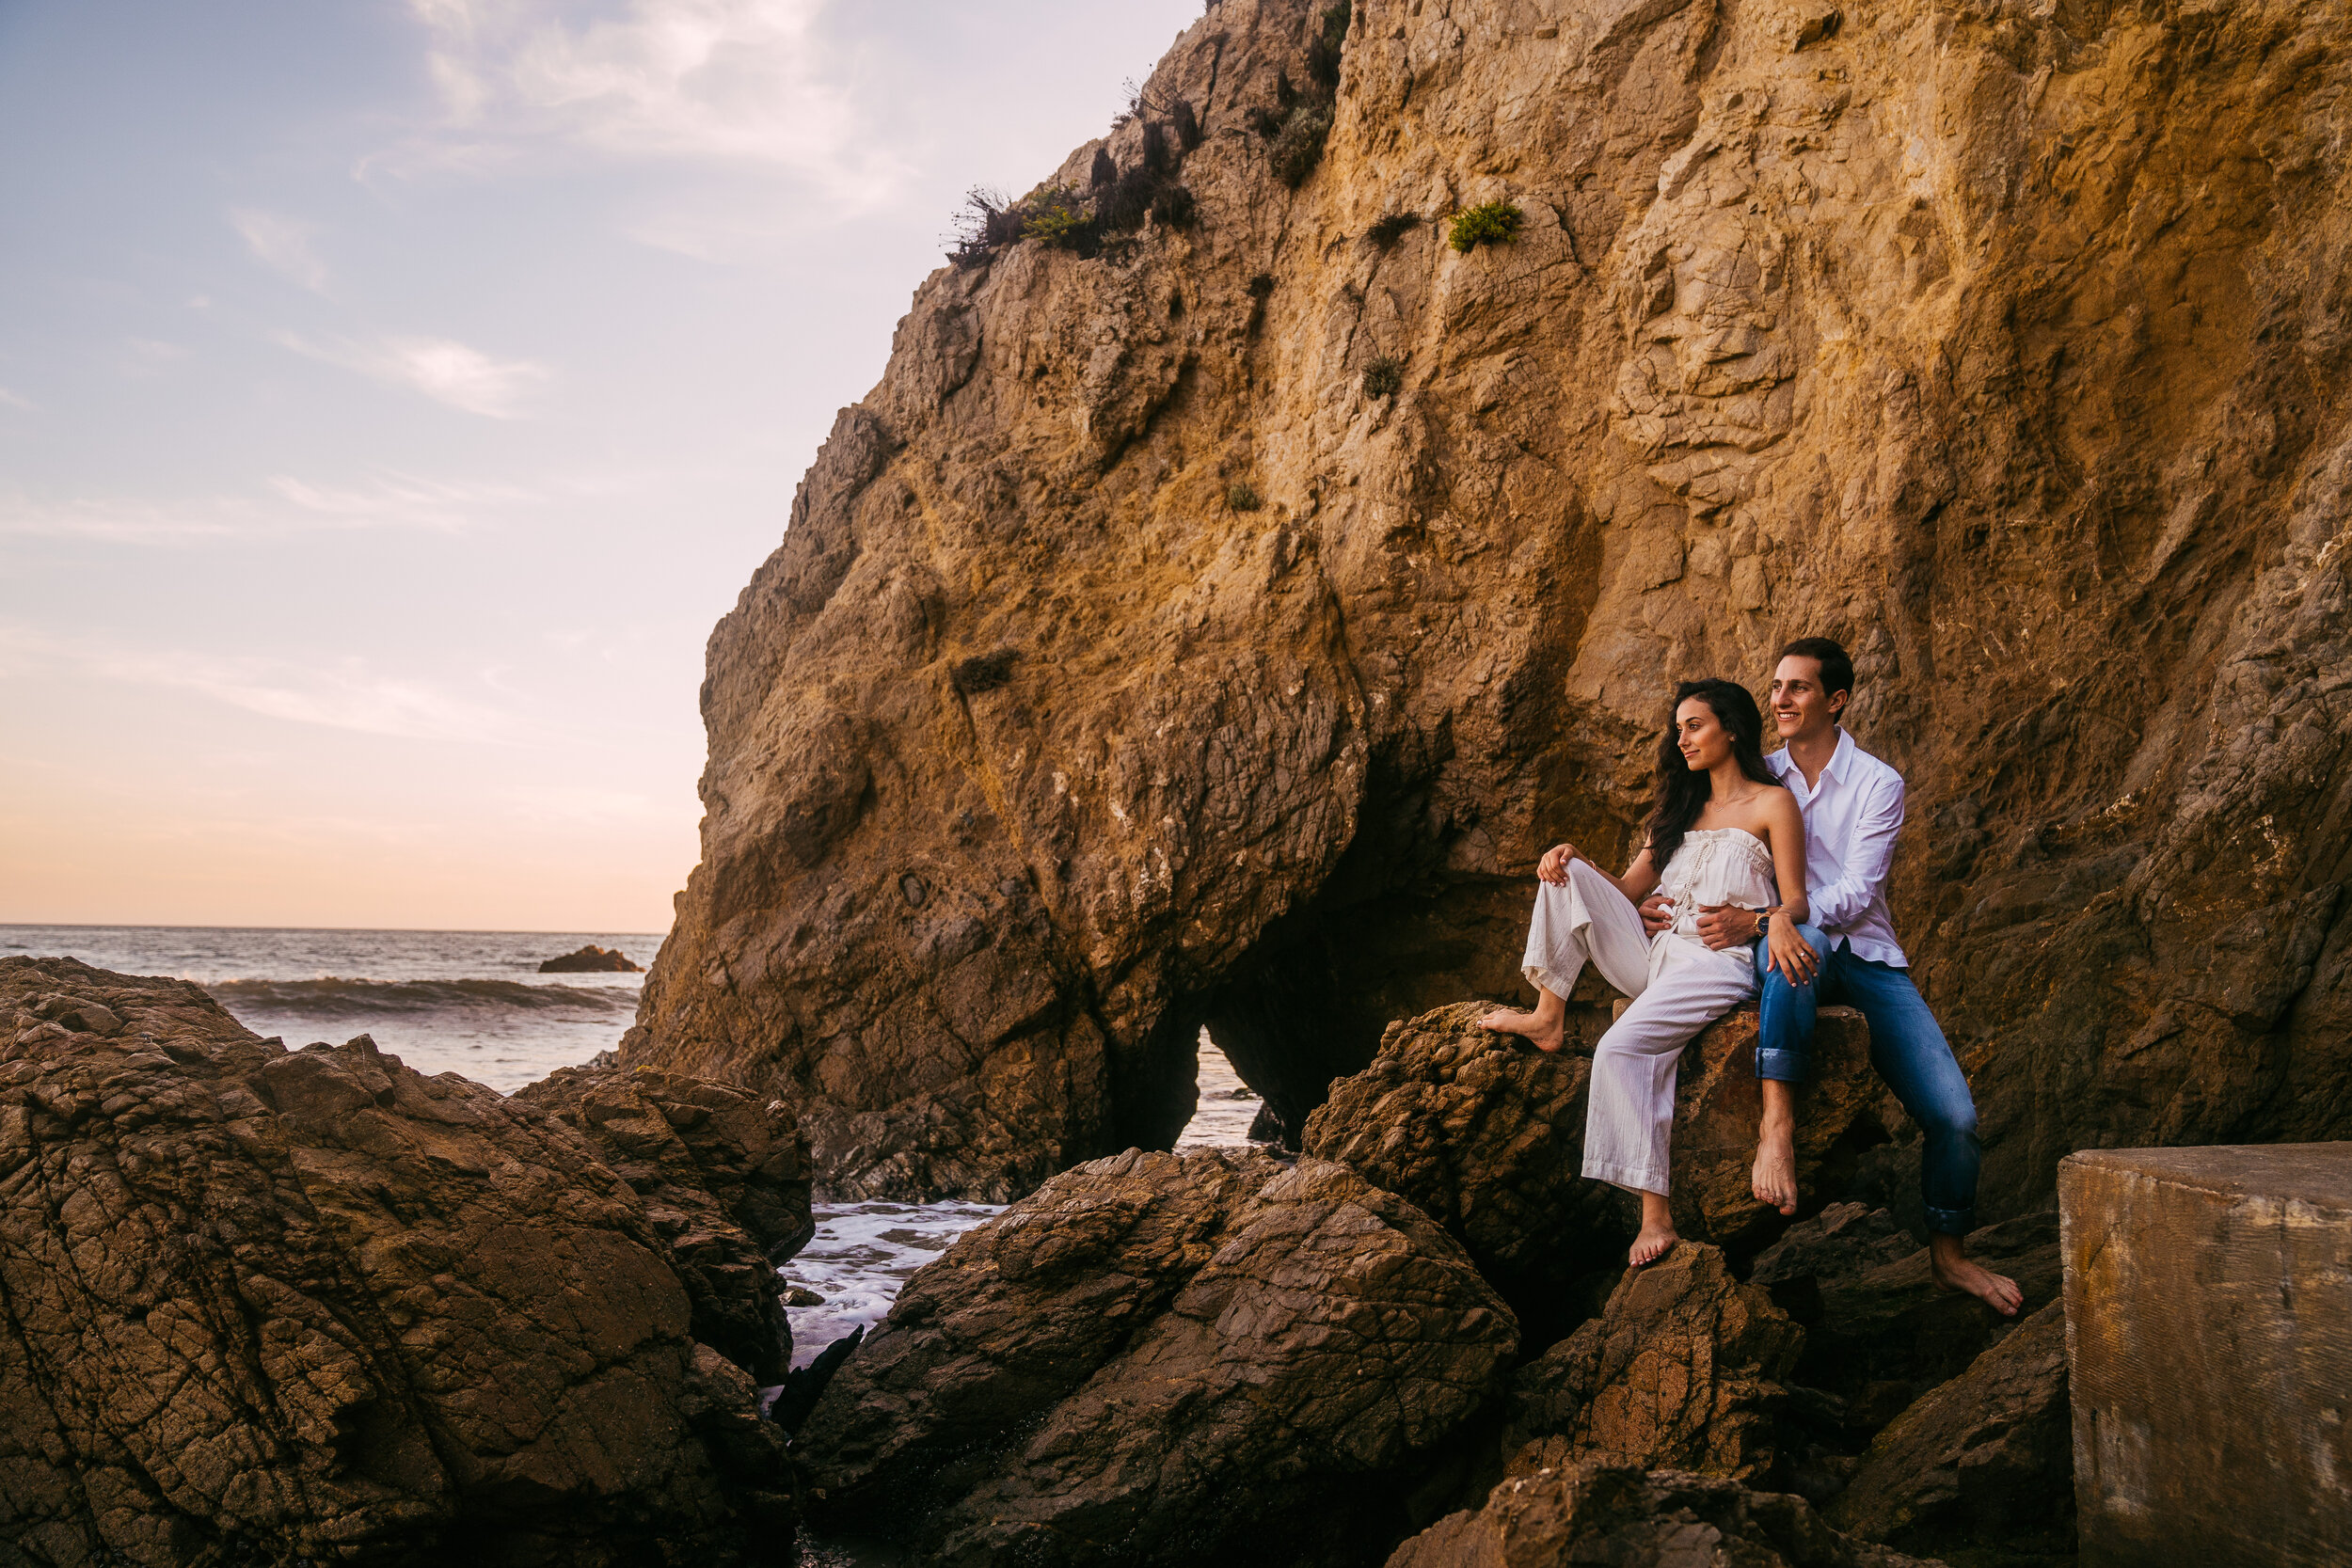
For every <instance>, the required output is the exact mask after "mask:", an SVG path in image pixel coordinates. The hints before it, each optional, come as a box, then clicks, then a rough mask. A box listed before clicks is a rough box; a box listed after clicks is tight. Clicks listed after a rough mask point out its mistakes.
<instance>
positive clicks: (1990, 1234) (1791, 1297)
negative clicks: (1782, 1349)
mask: <svg viewBox="0 0 2352 1568" xmlns="http://www.w3.org/2000/svg"><path fill="white" fill-rule="evenodd" d="M1966 1240H1967V1247H1968V1256H1969V1257H1970V1258H1972V1259H1976V1260H1977V1261H1978V1262H1979V1263H1982V1264H1983V1265H1984V1266H1985V1267H1987V1268H1989V1269H1992V1270H1993V1271H1994V1272H1995V1273H1998V1274H2005V1275H2010V1277H2011V1278H2013V1279H2015V1280H2016V1281H2017V1285H2018V1289H2020V1290H2021V1291H2024V1292H2025V1296H2026V1304H2025V1306H2024V1307H2023V1308H2022V1309H2021V1311H2020V1314H2019V1316H2018V1317H2016V1318H2004V1317H2002V1316H2001V1315H2000V1314H1999V1313H1997V1312H1995V1311H1994V1310H1993V1309H1992V1308H1991V1307H1987V1306H1985V1305H1984V1303H1982V1302H1980V1301H1979V1300H1978V1299H1977V1298H1976V1297H1974V1296H1970V1295H1964V1294H1963V1293H1961V1292H1959V1291H1946V1290H1942V1289H1940V1288H1938V1287H1937V1285H1936V1284H1935V1281H1934V1277H1933V1275H1931V1273H1930V1271H1929V1267H1928V1249H1927V1248H1925V1247H1923V1246H1919V1245H1916V1244H1915V1243H1914V1242H1913V1241H1912V1238H1911V1237H1910V1236H1909V1235H1908V1234H1907V1233H1906V1232H1903V1231H1902V1230H1900V1229H1899V1227H1896V1226H1895V1224H1894V1222H1893V1220H1892V1218H1891V1217H1890V1216H1888V1215H1887V1213H1886V1212H1885V1211H1883V1210H1878V1211H1865V1212H1862V1213H1860V1214H1856V1213H1854V1212H1852V1209H1851V1206H1848V1207H1846V1208H1843V1209H1841V1210H1840V1211H1838V1212H1836V1214H1835V1215H1834V1216H1833V1214H1832V1213H1831V1212H1829V1211H1824V1212H1823V1213H1822V1214H1821V1215H1820V1216H1818V1217H1817V1219H1816V1220H1814V1221H1812V1222H1808V1223H1807V1224H1805V1225H1801V1226H1797V1227H1791V1229H1790V1231H1789V1233H1788V1236H1787V1237H1786V1238H1784V1239H1783V1241H1782V1242H1781V1243H1777V1244H1775V1245H1774V1246H1772V1247H1769V1248H1767V1249H1766V1250H1765V1251H1764V1252H1762V1253H1760V1254H1758V1255H1757V1258H1756V1268H1755V1272H1754V1274H1753V1275H1752V1279H1753V1281H1754V1282H1755V1283H1756V1284H1758V1285H1760V1286H1762V1287H1764V1288H1765V1289H1766V1290H1767V1291H1769V1292H1770V1293H1771V1295H1772V1299H1773V1301H1774V1302H1776V1303H1778V1304H1779V1305H1780V1307H1782V1308H1783V1309H1784V1310H1786V1311H1787V1312H1788V1315H1789V1316H1790V1317H1791V1318H1793V1319H1794V1320H1795V1321H1796V1322H1797V1323H1800V1324H1802V1325H1803V1326H1804V1331H1805V1344H1804V1354H1803V1355H1802V1356H1801V1357H1800V1358H1799V1360H1798V1363H1797V1370H1796V1377H1795V1380H1796V1382H1797V1383H1798V1384H1800V1385H1802V1386H1804V1387H1806V1388H1808V1389H1810V1390H1813V1391H1816V1392H1818V1393H1825V1394H1827V1395H1829V1396H1831V1398H1829V1399H1828V1400H1826V1401H1821V1400H1809V1401H1808V1402H1807V1407H1808V1409H1809V1411H1810V1412H1811V1414H1812V1415H1813V1416H1814V1417H1815V1418H1817V1419H1820V1420H1824V1421H1827V1422H1829V1423H1830V1424H1832V1425H1835V1426H1837V1427H1840V1428H1842V1429H1844V1430H1845V1431H1847V1432H1850V1433H1855V1434H1858V1435H1859V1436H1862V1437H1867V1435H1868V1434H1870V1433H1875V1432H1876V1431H1878V1430H1879V1429H1880V1428H1881V1427H1883V1426H1884V1425H1885V1424H1886V1423H1887V1422H1888V1421H1890V1420H1892V1419H1893V1418H1895V1416H1896V1414H1897V1413H1898V1412H1899V1411H1901V1410H1902V1409H1904V1408H1905V1407H1906V1406H1908V1405H1909V1404H1910V1403H1911V1402H1912V1401H1913V1400H1915V1399H1916V1398H1918V1397H1919V1396H1920V1395H1921V1394H1923V1393H1925V1392H1926V1391H1927V1390H1928V1389H1930V1388H1931V1387H1933V1386H1936V1385H1937V1384H1940V1383H1944V1382H1947V1381H1948V1380H1949V1379H1951V1378H1954V1377H1957V1376H1959V1375H1960V1374H1961V1373H1962V1372H1963V1371H1965V1370H1967V1368H1968V1366H1969V1364H1970V1363H1971V1362H1973V1361H1974V1360H1976V1358H1977V1357H1978V1356H1979V1355H1981V1354H1983V1353H1984V1352H1985V1351H1986V1350H1988V1349H1990V1348H1991V1347H1992V1346H1993V1345H1994V1343H1996V1342H1997V1341H1999V1340H2000V1339H2002V1338H2006V1337H2007V1336H2008V1335H2009V1334H2010V1333H2011V1332H2013V1331H2014V1330H2015V1329H2016V1327H2017V1325H2018V1324H2019V1323H2021V1322H2022V1321H2023V1320H2024V1318H2025V1317H2026V1316H2027V1315H2030V1314H2031V1313H2033V1312H2035V1311H2038V1310H2040V1309H2041V1308H2042V1307H2046V1306H2048V1305H2049V1304H2050V1303H2052V1302H2054V1301H2056V1300H2058V1286H2059V1269H2058V1215H2057V1214H2056V1213H2054V1212H2048V1211H2042V1212H2035V1213H2031V1214H2022V1215H2019V1216H2018V1217H2017V1218H2015V1219H2011V1220H2004V1221H2002V1222H2001V1223H1999V1224H1997V1225H1988V1226H1980V1227H1978V1228H1977V1229H1975V1230H1973V1231H1971V1232H1969V1234H1968V1236H1967V1239H1966ZM1897 1252H1899V1253H1900V1256H1898V1257H1895V1258H1894V1259H1893V1260H1892V1261H1889V1260H1888V1257H1889V1255H1890V1254H1892V1253H1897Z"/></svg>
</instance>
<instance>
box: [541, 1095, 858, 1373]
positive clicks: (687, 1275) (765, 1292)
mask: <svg viewBox="0 0 2352 1568" xmlns="http://www.w3.org/2000/svg"><path fill="white" fill-rule="evenodd" d="M513 1098H514V1102H515V1103H516V1104H518V1105H523V1106H528V1107H530V1108H531V1109H532V1110H535V1111H540V1112H544V1113H546V1114H547V1115H549V1116H553V1117H560V1118H561V1119H562V1120H564V1122H565V1123H567V1124H568V1125H570V1126H571V1127H572V1128H573V1129H574V1130H576V1131H577V1132H580V1134H581V1135H582V1136H584V1137H585V1138H586V1139H587V1140H588V1143H589V1146H590V1147H591V1148H594V1149H595V1150H596V1153H597V1155H598V1156H599V1157H600V1158H602V1160H603V1161H604V1163H605V1164H607V1165H609V1166H611V1167H612V1171H613V1173H614V1174H615V1175H617V1176H619V1177H620V1178H621V1180H624V1181H627V1182H628V1184H629V1186H630V1188H631V1189H632V1190H634V1191H635V1192H636V1193H637V1195H638V1196H640V1197H642V1198H644V1200H645V1217H646V1218H647V1219H648V1220H649V1221H650V1222H651V1223H652V1224H653V1227H654V1228H655V1229H656V1230H658V1231H660V1233H661V1235H662V1237H663V1239H664V1240H665V1241H667V1242H668V1243H669V1245H670V1253H671V1264H672V1267H673V1268H675V1270H676V1271H677V1275H678V1277H679V1279H681V1280H682V1281H684V1282H685V1285H686V1288H687V1291H688V1292H689V1294H691V1296H692V1298H693V1303H694V1316H693V1323H692V1325H691V1326H692V1331H693V1335H694V1338H697V1339H699V1340H701V1341H703V1342H704V1343H705V1344H707V1345H709V1346H710V1347H711V1348H712V1349H714V1350H716V1351H718V1352H719V1353H720V1354H723V1355H724V1356H726V1357H727V1358H728V1359H729V1360H731V1361H733V1362H735V1363H736V1365H738V1366H739V1367H741V1368H742V1369H743V1370H745V1371H747V1372H749V1373H751V1375H752V1376H753V1377H754V1378H755V1380H756V1381H758V1382H759V1383H761V1384H766V1385H772V1384H778V1383H782V1382H783V1381H784V1376H785V1373H786V1371H787V1370H789V1369H790V1367H791V1364H792V1327H791V1324H790V1323H788V1322H787V1320H786V1318H785V1314H784V1307H783V1306H782V1305H781V1303H780V1302H779V1300H778V1296H777V1291H778V1284H777V1280H776V1268H777V1266H778V1265H780V1264H782V1263H784V1262H786V1261H787V1259H790V1258H791V1257H792V1255H793V1254H794V1253H796V1252H798V1251H800V1249H801V1248H802V1247H803V1246H804V1245H806V1244H807V1243H808V1239H809V1238H810V1237H811V1236H812V1235H814V1234H815V1233H816V1230H817V1223H816V1220H815V1219H814V1218H813V1217H812V1215H811V1214H810V1212H809V1177H808V1144H807V1140H806V1139H805V1138H803V1137H802V1135H801V1133H800V1130H799V1129H798V1128H796V1127H795V1126H794V1125H793V1124H792V1121H791V1118H790V1116H789V1114H788V1113H787V1110H786V1108H785V1107H784V1106H783V1105H781V1104H779V1103H778V1102H776V1101H772V1100H767V1101H763V1100H762V1099H761V1098H760V1097H758V1096H755V1095H752V1094H748V1093H746V1092H745V1091H743V1090H742V1089H739V1088H736V1087H734V1086H732V1085H725V1084H712V1083H707V1082H705V1081H704V1080H702V1079H698V1078H687V1077H683V1076H680V1075H679V1074H676V1073H671V1072H660V1071H657V1070H655V1069H650V1068H638V1069H628V1068H618V1067H608V1068H593V1067H580V1068H564V1069H560V1070H558V1071H555V1072H552V1073H549V1074H548V1076H547V1077H545V1078H542V1079H540V1080H539V1081H538V1082H537V1083H534V1084H528V1085H524V1086H523V1087H522V1088H521V1089H518V1090H516V1093H515V1095H514V1097H513Z"/></svg>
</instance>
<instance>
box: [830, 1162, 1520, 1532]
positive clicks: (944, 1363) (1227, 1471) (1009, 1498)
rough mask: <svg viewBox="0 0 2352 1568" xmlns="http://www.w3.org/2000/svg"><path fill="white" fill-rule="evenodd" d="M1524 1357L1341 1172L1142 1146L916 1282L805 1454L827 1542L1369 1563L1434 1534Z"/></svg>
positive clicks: (1052, 1191)
mask: <svg viewBox="0 0 2352 1568" xmlns="http://www.w3.org/2000/svg"><path fill="white" fill-rule="evenodd" d="M1517 1347H1518V1327H1517V1324H1516V1323H1514V1322H1513V1320H1512V1317H1511V1314H1510V1311H1509V1309H1508V1308H1507V1307H1504V1306H1503V1304H1502V1301H1501V1300H1500V1299H1498V1298H1497V1297H1496V1296H1495V1294H1494V1292H1493V1291H1491V1290H1490V1289H1489V1288H1488V1287H1487V1286H1486V1283H1485V1282H1484V1281H1483V1280H1481V1279H1480V1278H1479V1277H1478V1275H1477V1273H1476V1272H1475V1271H1474V1270H1473V1269H1472V1268H1471V1267H1470V1262H1469V1260H1468V1259H1466V1258H1464V1257H1463V1255H1462V1253H1461V1250H1460V1248H1458V1247H1457V1246H1455V1245H1454V1243H1453V1242H1452V1241H1451V1240H1450V1239H1448V1238H1447V1237H1446V1235H1445V1234H1444V1232H1442V1231H1441V1230H1439V1229H1438V1227H1436V1226H1434V1225H1432V1224H1430V1223H1429V1221H1428V1220H1427V1219H1426V1218H1424V1217H1423V1216H1422V1214H1421V1213H1419V1212H1417V1211H1415V1210H1414V1209H1413V1208H1412V1207H1411V1206H1410V1205H1409V1204H1406V1203H1405V1202H1403V1201H1402V1200H1400V1199H1398V1198H1397V1197H1395V1196H1392V1195H1391V1194H1388V1193H1385V1192H1383V1191H1381V1190H1380V1189H1379V1188H1377V1187H1374V1186H1371V1185H1370V1184H1368V1183H1366V1182H1365V1181H1364V1180H1363V1179H1362V1178H1360V1177H1359V1176H1357V1175H1356V1174H1355V1173H1354V1172H1353V1171H1350V1170H1348V1169H1347V1168H1346V1167H1345V1166H1343V1165H1337V1164H1330V1163H1328V1162H1326V1161H1321V1160H1313V1159H1305V1160H1301V1161H1300V1162H1299V1163H1298V1164H1297V1166H1296V1167H1295V1169H1293V1168H1285V1167H1284V1166H1282V1165H1280V1164H1277V1163H1276V1162H1274V1161H1273V1160H1271V1159H1269V1158H1267V1157H1266V1156H1264V1155H1263V1154H1259V1153H1255V1152H1240V1151H1228V1150H1206V1151H1198V1152H1193V1153H1188V1154H1184V1155H1182V1156H1178V1155H1174V1154H1144V1153H1138V1152H1136V1151H1133V1150H1130V1151H1129V1152H1127V1153H1125V1154H1120V1155H1114V1156H1111V1157H1109V1158H1107V1159H1104V1160H1098V1161H1094V1162H1091V1163H1089V1164H1084V1165H1080V1166H1078V1167H1076V1168H1075V1169H1073V1170H1070V1171H1067V1172H1065V1173H1063V1174H1062V1175H1060V1176H1057V1177H1056V1178H1055V1179H1054V1180H1051V1181H1049V1182H1047V1183H1046V1184H1045V1185H1044V1186H1043V1187H1041V1189H1039V1191H1038V1192H1037V1193H1036V1194H1034V1195H1033V1196H1030V1197H1029V1198H1027V1199H1026V1200H1025V1201H1023V1202H1022V1203H1019V1204H1017V1205H1015V1206H1014V1207H1013V1208H1011V1209H1010V1210H1009V1211H1007V1212H1005V1213H1004V1214H1002V1215H999V1216H998V1217H996V1218H995V1219H993V1220H991V1221H989V1222H988V1223H987V1224H985V1225H982V1226H980V1227H977V1229H974V1230H972V1231H970V1232H968V1233H967V1234H965V1235H964V1236H962V1237H961V1238H960V1239H959V1240H958V1241H957V1242H956V1243H955V1244H954V1245H953V1246H952V1247H950V1248H949V1249H948V1250H947V1251H946V1253H945V1254H943V1255H942V1256H941V1257H940V1258H939V1259H938V1260H936V1261H935V1262H932V1263H931V1264H930V1265H928V1266H927V1267H925V1268H924V1269H923V1270H921V1271H920V1272H919V1273H917V1274H916V1275H914V1278H913V1279H912V1280H910V1281H909V1282H908V1284H907V1287H906V1289H905V1291H903V1292H902V1293H901V1294H900V1296H899V1297H898V1302H897V1303H896V1304H895V1305H894V1306H893V1307H892V1308H891V1311H890V1316H889V1317H888V1319H886V1320H885V1321H884V1323H882V1327H881V1328H880V1329H878V1330H877V1331H876V1332H875V1333H874V1334H873V1336H872V1337H871V1338H868V1339H867V1340H866V1344H865V1346H864V1348H863V1349H862V1350H861V1351H860V1352H859V1354H857V1355H856V1356H854V1357H853V1358H852V1359H850V1361H849V1362H848V1363H847V1364H846V1365H845V1366H844V1367H843V1369H842V1370H841V1371H840V1373H839V1374H838V1375H837V1376H836V1377H835V1378H834V1382H833V1383H832V1385H831V1386H829V1387H828V1388H827V1389H826V1391H825V1393H824V1395H823V1397H822V1398H821V1399H820V1400H819V1401H818V1406H817V1409H816V1411H815V1412H814V1413H813V1414H812V1415H811V1417H810V1418H809V1420H808V1422H807V1424H806V1425H805V1426H804V1427H803V1429H802V1432H801V1434H800V1438H799V1448H800V1451H802V1452H803V1453H805V1454H807V1455H809V1456H810V1458H811V1461H812V1463H813V1464H814V1465H816V1466H817V1469H816V1472H815V1478H814V1479H815V1482H816V1484H817V1486H818V1487H819V1488H820V1489H821V1491H822V1494H823V1497H824V1498H825V1501H824V1503H823V1505H822V1513H823V1516H824V1517H825V1518H826V1519H827V1520H829V1521H832V1522H834V1523H836V1524H840V1525H845V1526H849V1527H853V1528H861V1529H864V1530H867V1531H872V1532H876V1533H882V1534H886V1535H889V1536H892V1537H895V1538H897V1539H898V1540H900V1541H902V1542H904V1543H906V1544H910V1545H912V1546H914V1547H915V1548H917V1549H918V1550H920V1551H921V1553H922V1554H923V1560H925V1561H926V1562H939V1563H969V1564H979V1563H993V1562H1003V1561H1020V1562H1025V1563H1034V1564H1061V1563H1070V1564H1076V1563H1110V1562H1119V1563H1164V1564H1170V1565H1174V1564H1192V1563H1199V1562H1204V1561H1226V1560H1234V1561H1241V1560H1247V1561H1252V1562H1258V1561H1263V1562H1269V1563H1273V1562H1284V1563H1296V1564H1300V1565H1314V1564H1324V1563H1329V1564H1334V1565H1337V1564H1343V1563H1349V1562H1357V1561H1360V1560H1363V1559H1364V1557H1365V1556H1366V1555H1367V1554H1368V1553H1369V1554H1371V1555H1375V1556H1376V1555H1377V1554H1378V1552H1379V1551H1380V1550H1382V1549H1384V1548H1385V1546H1386V1544H1387V1543H1389V1542H1391V1541H1393V1540H1394V1539H1396V1537H1397V1536H1398V1535H1399V1534H1400V1533H1402V1532H1403V1531H1404V1530H1405V1529H1406V1528H1411V1526H1412V1525H1414V1524H1417V1523H1421V1522H1425V1520H1426V1518H1427V1517H1428V1515H1427V1514H1426V1513H1424V1514H1423V1515H1422V1517H1421V1518H1420V1519H1415V1518H1414V1517H1413V1515H1412V1509H1411V1501H1410V1499H1411V1497H1412V1495H1413V1494H1414V1493H1415V1492H1416V1491H1417V1490H1420V1489H1424V1488H1425V1487H1427V1486H1428V1485H1429V1484H1431V1483H1432V1481H1433V1476H1432V1474H1431V1469H1432V1465H1433V1463H1434V1464H1436V1465H1437V1467H1438V1475H1437V1476H1436V1477H1435V1478H1434V1479H1435V1481H1437V1482H1438V1483H1440V1484H1442V1482H1443V1481H1444V1480H1445V1476H1446V1473H1447V1472H1446V1469H1445V1464H1444V1461H1445V1458H1446V1456H1445V1455H1444V1454H1443V1452H1442V1445H1443V1444H1444V1443H1445V1442H1446V1441H1447V1440H1448V1439H1449V1438H1452V1437H1454V1435H1455V1434H1456V1433H1458V1432H1459V1431H1460V1430H1461V1429H1462V1428H1463V1427H1464V1425H1465V1424H1466V1423H1467V1422H1469V1421H1470V1420H1471V1419H1472V1418H1475V1417H1476V1416H1477V1415H1478V1414H1479V1413H1480V1412H1481V1411H1482V1410H1484V1409H1486V1407H1488V1406H1490V1405H1491V1404H1492V1403H1493V1402H1494V1401H1495V1400H1496V1399H1497V1397H1498V1396H1499V1395H1500V1394H1501V1392H1502V1378H1503V1373H1504V1370H1505V1369H1506V1368H1507V1366H1508V1364H1509V1362H1510V1359H1511V1357H1512V1355H1513V1354H1514V1353H1515V1352H1516V1350H1517ZM1430 1512H1431V1513H1434V1512H1435V1510H1434V1509H1433V1510H1431V1511H1430Z"/></svg>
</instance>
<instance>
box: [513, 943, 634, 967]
mask: <svg viewBox="0 0 2352 1568" xmlns="http://www.w3.org/2000/svg"><path fill="white" fill-rule="evenodd" d="M644 972H645V971H644V965H642V964H633V963H630V962H629V961H628V955H627V954H624V953H623V952H621V950H620V949H618V948H616V947H598V946H597V945H596V943H595V942H590V943H589V944H588V945H587V946H585V947H582V948H580V949H579V950H578V951H577V952H572V953H566V954H564V956H563V957H562V958H549V959H548V960H546V961H545V962H543V963H542V964H540V966H539V973H540V974H644Z"/></svg>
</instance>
